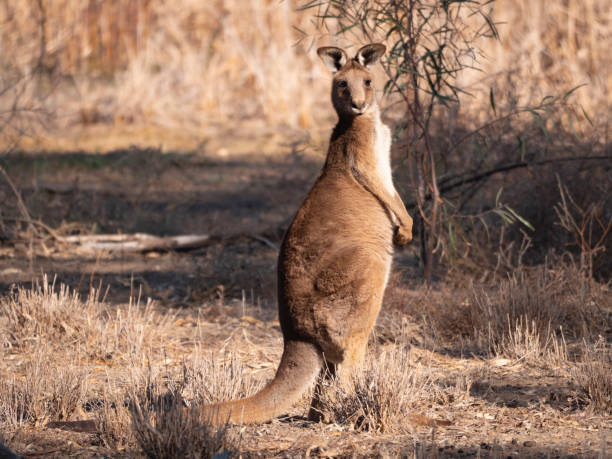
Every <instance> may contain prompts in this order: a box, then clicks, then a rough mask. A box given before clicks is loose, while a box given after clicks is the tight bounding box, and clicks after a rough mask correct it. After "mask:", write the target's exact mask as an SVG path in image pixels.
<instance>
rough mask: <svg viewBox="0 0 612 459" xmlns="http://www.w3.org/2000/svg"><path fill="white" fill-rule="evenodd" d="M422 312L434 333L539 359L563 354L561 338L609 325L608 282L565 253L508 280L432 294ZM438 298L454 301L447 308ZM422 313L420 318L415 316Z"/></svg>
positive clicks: (588, 335) (483, 348)
mask: <svg viewBox="0 0 612 459" xmlns="http://www.w3.org/2000/svg"><path fill="white" fill-rule="evenodd" d="M432 298H433V299H435V302H433V303H431V304H430V305H428V308H427V314H425V315H421V313H422V311H421V312H419V311H414V313H419V315H418V316H417V320H421V319H420V317H426V320H427V321H428V323H429V324H431V326H433V328H434V332H435V334H436V336H438V337H439V338H442V339H448V340H452V341H455V340H456V339H457V338H459V337H463V338H464V339H465V340H466V341H467V342H468V344H469V346H468V347H472V349H478V350H480V351H481V352H483V351H484V352H494V353H496V352H497V353H502V354H503V355H506V356H510V357H512V358H521V357H522V358H526V357H527V356H531V357H530V358H529V360H532V359H536V360H538V359H539V358H540V357H541V356H542V355H543V354H546V355H550V356H551V358H552V359H553V360H554V358H553V356H554V355H562V354H563V353H564V352H565V351H563V348H564V347H565V345H564V344H563V340H564V339H566V338H570V339H572V340H576V339H582V338H586V339H593V338H594V337H596V336H597V334H598V333H601V332H603V331H604V330H606V329H608V328H609V327H610V323H611V321H612V315H611V314H610V310H611V309H610V295H609V291H608V287H607V286H606V285H602V284H599V283H597V282H595V281H593V280H592V279H591V278H589V277H588V275H587V274H586V272H585V270H583V269H581V268H580V267H579V266H578V265H576V264H575V263H572V262H567V260H566V261H564V259H563V258H555V261H549V262H548V263H547V264H546V265H543V266H537V267H534V268H529V267H525V266H523V267H520V268H519V269H517V270H516V271H515V272H512V273H510V274H509V275H508V277H507V279H502V280H500V281H496V282H495V283H493V284H485V285H480V286H478V285H475V284H471V285H470V286H469V287H468V288H463V289H461V290H459V291H454V292H453V296H452V297H448V296H446V295H444V294H443V295H439V296H433V297H432ZM441 302H452V304H453V305H454V308H452V309H451V310H450V311H449V309H448V308H447V307H444V305H442V304H440V303H441ZM419 316H420V317H419Z"/></svg>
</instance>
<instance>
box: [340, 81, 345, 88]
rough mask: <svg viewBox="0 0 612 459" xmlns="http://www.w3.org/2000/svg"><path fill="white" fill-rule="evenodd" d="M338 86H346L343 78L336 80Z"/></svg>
mask: <svg viewBox="0 0 612 459" xmlns="http://www.w3.org/2000/svg"><path fill="white" fill-rule="evenodd" d="M338 87H339V88H346V81H345V80H340V81H338Z"/></svg>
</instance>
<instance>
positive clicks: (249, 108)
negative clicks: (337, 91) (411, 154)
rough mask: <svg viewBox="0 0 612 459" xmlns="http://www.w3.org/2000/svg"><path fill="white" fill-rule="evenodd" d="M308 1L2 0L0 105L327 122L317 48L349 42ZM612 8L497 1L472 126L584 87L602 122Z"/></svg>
mask: <svg viewBox="0 0 612 459" xmlns="http://www.w3.org/2000/svg"><path fill="white" fill-rule="evenodd" d="M303 3H305V2H300V1H292V2H289V1H287V2H280V3H279V2H270V1H266V0H257V1H251V2H248V3H247V4H245V3H244V2H241V1H237V0H215V1H212V2H206V3H202V2H198V1H196V0H189V1H186V2H181V4H180V5H178V4H176V5H175V4H173V3H168V2H163V1H158V0H154V1H151V2H145V3H143V2H138V1H131V0H122V1H117V2H101V3H100V2H96V1H93V0H91V1H85V2H83V1H79V0H61V1H59V2H58V1H53V2H51V1H50V0H43V1H42V2H30V1H26V0H21V1H18V2H5V3H3V4H2V5H1V6H0V21H1V22H2V23H3V24H4V26H3V28H2V31H1V32H0V40H1V41H2V43H3V44H4V45H5V46H3V47H2V50H0V69H1V70H2V72H3V75H4V79H3V82H4V83H5V84H6V86H7V87H12V84H13V83H15V82H16V81H19V80H20V79H22V81H21V82H20V83H17V86H15V90H14V91H13V90H11V91H8V92H6V93H4V94H3V95H2V97H0V107H1V108H8V107H10V106H11V104H12V103H13V101H14V96H15V95H16V94H17V93H19V94H20V95H19V97H20V99H21V101H22V104H21V105H20V106H21V107H30V108H32V107H35V108H37V110H38V109H41V108H43V109H48V110H51V111H52V112H55V113H56V114H57V115H59V119H58V120H57V121H58V125H63V126H66V125H68V124H72V123H82V124H92V123H94V124H95V123H113V124H141V125H142V124H147V125H151V124H153V125H158V126H163V127H165V128H171V129H180V130H182V131H183V132H184V134H183V135H184V136H185V135H186V136H189V135H196V134H197V133H198V132H199V133H200V134H202V132H203V131H202V129H210V127H211V123H219V122H224V121H225V122H226V121H232V122H234V123H235V122H240V120H244V119H246V118H260V119H265V120H267V122H268V123H270V122H271V123H273V124H276V123H281V124H286V125H290V126H297V127H302V128H304V127H312V125H313V120H316V119H320V117H321V115H323V116H324V117H327V116H329V115H330V114H331V107H328V106H327V105H324V104H321V103H320V102H321V101H322V100H325V98H326V93H327V84H326V83H325V79H326V78H327V74H326V72H325V71H324V70H323V69H322V67H321V66H320V65H319V64H318V61H317V58H316V55H315V53H314V49H313V48H315V47H316V45H317V44H327V43H329V42H338V41H339V42H341V43H342V44H348V42H347V41H346V39H343V38H334V37H333V36H332V35H329V34H327V33H325V32H322V31H321V30H318V29H317V28H316V27H314V26H313V25H312V23H311V22H312V20H313V17H312V13H313V12H314V11H313V10H308V11H306V12H300V11H297V10H296V8H297V6H299V5H301V4H303ZM611 14H612V12H611V10H610V8H609V5H608V2H607V1H606V0H589V1H587V2H576V1H570V2H569V3H568V2H562V1H560V0H559V1H556V2H553V3H552V4H550V5H547V6H546V7H544V6H542V5H539V4H535V3H533V2H529V1H526V0H499V1H498V2H496V3H495V5H494V14H493V18H494V20H495V21H496V22H498V23H499V29H500V34H501V40H500V41H499V42H494V41H488V42H486V43H482V44H480V45H479V46H481V47H482V48H483V49H484V51H485V53H486V55H487V56H488V60H486V61H484V65H483V70H484V75H486V77H485V78H484V80H483V74H482V73H466V74H465V75H464V77H463V78H462V81H461V84H460V86H462V87H463V88H465V89H467V90H468V91H470V92H472V93H474V94H482V97H481V96H480V95H479V96H478V97H476V98H471V99H470V98H466V100H465V103H466V104H467V105H466V107H468V106H469V111H470V117H469V118H470V120H473V121H476V120H478V119H479V118H480V119H481V121H483V120H485V119H486V117H487V112H488V110H489V107H488V105H489V99H488V90H489V88H490V87H494V88H495V89H496V93H497V94H499V95H500V101H498V103H499V104H500V105H501V104H502V102H501V94H505V93H511V94H512V95H513V97H515V98H518V99H519V103H528V102H530V103H533V102H534V101H535V100H539V99H541V98H542V97H543V96H545V95H550V94H553V95H556V94H560V93H562V92H563V91H567V90H569V89H571V88H573V87H575V86H577V85H579V84H584V85H586V86H585V87H584V88H582V89H581V90H580V91H578V92H577V93H576V94H575V96H574V100H575V102H576V103H577V104H580V105H581V106H583V107H584V108H585V109H586V110H587V111H588V112H589V113H590V114H591V117H592V118H593V119H595V120H596V124H606V123H607V120H606V119H605V117H599V116H598V115H599V114H605V113H607V112H608V111H609V101H608V98H607V97H606V95H607V94H609V93H610V91H612V76H610V75H612V72H610V68H611V65H612V61H611V59H610V56H609V52H608V49H607V41H608V28H609V24H610V21H611V20H612V19H611V16H610V15H611ZM298 30H301V31H303V32H305V33H306V34H307V39H304V35H303V34H302V33H300V32H298ZM333 32H334V31H333V30H331V31H330V33H333ZM300 39H303V40H302V41H299V43H298V44H297V45H296V42H298V40H300ZM517 63H519V64H518V65H517ZM483 83H484V84H483ZM481 90H482V91H481ZM388 102H392V101H388ZM320 107H324V108H323V111H321V110H322V109H321V108H320ZM22 115H24V113H21V114H20V116H22ZM3 116H4V115H3ZM31 118H32V117H30V119H29V122H30V124H31V121H32V119H31ZM13 121H15V120H13ZM583 121H585V122H584V123H583V124H582V125H581V126H582V128H585V129H586V128H587V126H588V123H587V122H586V120H583ZM26 124H28V123H27V122H26V120H25V119H24V124H23V125H21V124H20V126H22V127H23V126H25V125H26ZM573 127H574V128H578V126H577V124H574V126H573ZM18 130H19V129H18ZM185 131H189V132H190V133H191V134H187V133H186V132H185ZM4 134H7V132H4Z"/></svg>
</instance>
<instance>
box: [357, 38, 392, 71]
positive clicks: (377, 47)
mask: <svg viewBox="0 0 612 459" xmlns="http://www.w3.org/2000/svg"><path fill="white" fill-rule="evenodd" d="M386 50H387V47H386V46H385V45H383V44H382V43H370V44H369V45H365V46H364V47H363V48H361V49H360V50H359V51H357V54H356V55H355V60H356V61H357V62H359V63H360V64H361V65H363V66H364V67H371V66H372V65H374V64H376V63H377V62H378V59H380V56H382V55H383V54H385V51H386Z"/></svg>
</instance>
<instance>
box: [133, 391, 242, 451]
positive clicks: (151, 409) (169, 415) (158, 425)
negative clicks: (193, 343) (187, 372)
mask: <svg viewBox="0 0 612 459" xmlns="http://www.w3.org/2000/svg"><path fill="white" fill-rule="evenodd" d="M130 413H131V417H132V431H133V434H134V436H135V438H136V440H137V442H138V444H139V445H140V447H141V448H142V450H143V452H144V453H145V454H146V455H147V457H150V458H172V457H188V458H200V457H202V458H211V457H213V456H215V455H216V454H224V455H225V456H228V457H229V455H234V454H235V452H236V451H237V450H238V443H239V441H238V438H237V437H236V436H235V435H234V433H233V432H232V431H231V430H230V427H229V425H228V424H225V425H223V426H220V427H212V426H211V425H210V424H208V423H206V421H202V419H200V415H199V411H198V410H195V409H189V408H186V406H185V403H184V401H183V397H182V396H181V394H180V392H172V391H170V392H168V391H166V392H164V391H163V390H162V388H161V386H160V385H154V386H152V387H149V388H148V389H147V391H145V392H144V393H139V394H134V396H133V398H132V403H131V405H130Z"/></svg>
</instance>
